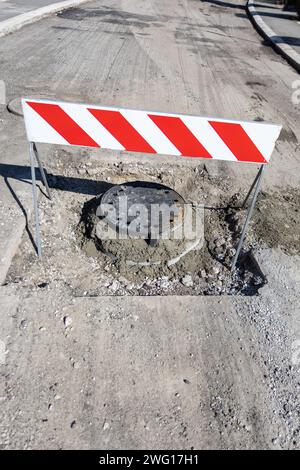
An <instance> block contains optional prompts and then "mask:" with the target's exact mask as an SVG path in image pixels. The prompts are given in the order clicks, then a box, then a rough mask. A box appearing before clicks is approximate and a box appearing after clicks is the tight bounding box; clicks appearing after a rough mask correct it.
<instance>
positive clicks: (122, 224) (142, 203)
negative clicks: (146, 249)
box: [98, 181, 185, 241]
mask: <svg viewBox="0 0 300 470" xmlns="http://www.w3.org/2000/svg"><path fill="white" fill-rule="evenodd" d="M184 204H185V201H184V199H183V198H182V196H180V195H179V194H178V193H177V192H176V191H174V190H173V189H171V188H168V187H167V186H164V185H162V184H157V183H149V182H140V181H137V182H132V183H125V184H122V185H116V186H113V187H111V188H110V189H109V190H108V191H107V192H106V193H105V194H104V195H103V196H102V198H101V204H100V207H99V211H98V214H99V215H100V216H101V217H104V218H105V221H106V222H107V223H108V225H109V226H110V227H111V228H112V229H114V230H116V232H118V233H119V234H122V235H124V234H127V235H128V236H129V237H135V238H143V239H148V240H149V241H153V240H155V239H156V238H158V237H162V236H163V235H164V233H170V232H174V231H176V229H177V228H179V227H181V225H182V221H183V211H184Z"/></svg>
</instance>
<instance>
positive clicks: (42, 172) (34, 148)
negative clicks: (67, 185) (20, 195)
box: [30, 142, 51, 200]
mask: <svg viewBox="0 0 300 470" xmlns="http://www.w3.org/2000/svg"><path fill="white" fill-rule="evenodd" d="M31 144H32V149H33V152H34V155H35V158H36V161H37V163H38V165H39V169H40V172H41V176H42V180H43V183H44V186H45V188H46V191H47V196H48V198H49V199H50V200H51V193H50V189H49V185H48V181H47V178H46V174H45V171H44V168H43V167H42V164H41V161H40V157H39V153H38V151H37V148H36V145H35V143H34V142H32V143H31ZM31 144H30V145H31Z"/></svg>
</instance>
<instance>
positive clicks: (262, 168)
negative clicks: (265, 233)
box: [231, 165, 265, 270]
mask: <svg viewBox="0 0 300 470" xmlns="http://www.w3.org/2000/svg"><path fill="white" fill-rule="evenodd" d="M264 167H265V165H261V167H260V170H259V172H258V175H257V177H256V179H255V182H254V184H253V185H252V186H253V187H254V185H255V184H256V187H255V191H254V194H253V198H252V201H251V204H250V207H249V209H248V212H247V217H246V220H245V223H244V227H243V230H242V234H241V238H240V241H239V244H238V247H237V249H236V253H235V256H234V258H233V261H232V265H231V270H233V269H234V268H235V265H236V262H237V260H238V257H239V255H240V252H241V249H242V246H243V242H244V239H245V236H246V233H247V229H248V226H249V222H250V219H251V215H252V212H253V209H254V206H255V203H256V199H257V196H258V193H259V190H260V186H261V180H262V176H263V172H264ZM253 187H252V188H251V191H252V189H253ZM251 191H250V192H249V194H250V193H251ZM247 197H248V196H247Z"/></svg>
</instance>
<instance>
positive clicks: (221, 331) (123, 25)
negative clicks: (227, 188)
mask: <svg viewBox="0 0 300 470" xmlns="http://www.w3.org/2000/svg"><path fill="white" fill-rule="evenodd" d="M0 57H1V59H0V79H2V80H4V82H5V83H6V89H7V99H8V100H10V99H14V98H18V97H21V96H24V95H25V96H30V95H33V96H45V97H55V98H61V99H68V100H78V101H83V102H91V103H95V104H101V105H119V106H123V107H129V108H137V109H150V110H152V109H153V110H160V111H164V112H177V113H190V114H199V115H204V116H216V117H227V118H233V119H247V120H265V121H270V122H275V123H279V124H283V126H284V129H283V132H282V135H281V139H280V141H279V143H278V145H277V147H276V150H275V152H274V155H273V159H272V164H271V165H270V168H269V169H268V171H267V174H266V179H265V183H264V189H265V190H268V191H277V192H278V191H280V192H281V191H282V192H285V190H286V188H289V189H290V190H291V191H295V192H296V191H297V190H298V189H297V188H298V187H299V165H300V164H299V157H298V155H297V152H298V154H299V141H300V126H299V118H300V107H299V106H298V105H297V104H293V103H292V94H293V91H294V90H293V88H292V84H293V82H295V81H296V80H298V79H299V75H298V74H297V73H296V72H295V71H294V70H293V69H292V68H291V67H290V66H289V65H288V64H287V63H286V62H285V61H284V60H282V59H281V58H280V56H278V55H277V54H276V53H275V52H274V51H273V50H272V48H270V47H269V46H268V45H266V44H264V41H263V40H262V38H261V37H260V36H259V35H258V34H257V32H256V31H255V30H254V29H253V27H252V25H251V23H250V21H249V19H248V18H247V15H246V12H245V6H244V2H243V1H232V0H229V1H227V2H222V1H218V0H211V1H204V2H201V1H198V0H148V1H146V2H140V1H137V0H122V1H121V0H106V1H105V2H103V1H94V2H90V3H88V4H86V5H84V6H83V7H82V8H76V9H72V10H67V11H65V12H63V13H61V14H58V15H55V16H53V17H50V18H47V19H45V20H42V21H40V22H38V23H35V24H33V25H31V26H27V27H25V28H23V29H22V30H20V31H18V32H16V33H14V34H11V35H9V36H7V37H4V38H1V42H0ZM0 117H1V121H0V130H1V138H0V146H1V152H2V156H1V169H2V173H3V174H5V171H7V172H8V173H9V169H7V168H8V166H9V165H11V164H14V165H20V166H22V165H23V164H24V163H25V162H26V164H27V154H26V141H25V135H24V128H23V123H22V120H21V118H20V117H17V116H14V115H12V114H9V113H7V111H6V110H5V109H1V116H0ZM47 152H48V153H47ZM47 155H51V154H50V151H48V150H47V149H46V150H45V154H44V156H46V157H45V158H46V159H47ZM49 158H50V157H49ZM122 158H128V159H130V158H131V159H133V158H136V161H137V162H142V161H147V162H149V160H151V157H142V156H135V157H134V156H130V155H129V156H128V157H122ZM143 158H145V159H146V160H143ZM152 158H153V157H152ZM162 161H163V162H166V161H169V160H166V158H163V159H162ZM170 162H171V161H170ZM211 163H212V165H211V167H210V169H211V171H212V173H214V174H217V175H218V176H220V175H221V176H222V174H224V175H231V176H232V177H233V184H237V187H240V188H241V187H243V188H244V189H245V188H246V184H249V182H248V183H247V179H248V177H249V176H253V175H254V174H255V171H256V166H255V165H254V166H251V165H250V166H247V165H230V164H227V163H224V162H223V163H221V164H218V165H213V163H214V162H211ZM185 164H188V163H182V165H183V167H182V168H183V170H182V172H183V174H184V165H185ZM191 164H194V163H191ZM27 165H28V164H27ZM170 165H171V163H170ZM9 182H10V185H11V186H12V188H13V189H14V190H15V191H16V192H17V194H18V196H19V198H20V199H21V201H23V202H24V201H25V199H26V198H27V197H28V194H29V195H30V186H29V185H26V184H24V183H23V182H20V181H14V179H13V178H10V179H9ZM3 187H4V186H3ZM5 191H6V192H7V194H6V193H5ZM9 198H10V199H9ZM3 200H4V202H5V201H7V202H5V204H4V203H2V205H1V207H0V210H1V216H2V220H5V221H6V222H7V221H10V217H11V222H10V223H9V227H8V228H7V224H6V225H5V227H6V228H5V227H4V229H5V230H8V232H7V233H8V234H9V233H10V231H11V230H12V227H13V226H14V223H13V220H14V219H13V217H14V216H16V217H17V216H19V217H24V214H23V213H22V211H21V209H20V208H19V207H17V206H16V205H15V201H14V200H12V198H11V195H10V193H9V191H8V189H7V188H6V189H5V190H4V189H3ZM24 205H25V202H24ZM4 229H3V233H4ZM259 261H260V263H262V264H263V266H264V269H265V272H266V274H267V276H268V279H269V282H268V285H267V286H265V287H264V288H263V289H262V291H261V292H260V294H259V295H258V296H255V297H242V296H237V297H234V296H231V297H211V298H209V297H193V298H191V297H180V298H179V297H174V296H173V297H170V298H169V297H164V298H160V297H153V298H147V299H143V298H137V297H126V298H119V297H114V298H110V297H102V298H98V299H88V298H86V299H78V298H74V297H72V295H71V294H70V292H69V291H68V289H66V287H65V286H64V285H57V284H55V283H54V284H53V286H51V285H50V286H48V287H46V289H44V288H40V287H38V286H32V285H31V284H30V279H19V281H16V282H15V283H7V284H6V285H4V286H2V287H1V288H0V295H1V299H2V300H1V304H2V306H1V313H0V315H1V324H2V332H1V338H2V340H1V341H2V343H1V344H2V346H3V347H2V350H4V349H5V351H6V353H5V355H4V356H5V359H3V358H2V365H1V364H0V371H1V378H2V382H1V383H0V387H1V388H0V398H1V408H0V415H1V419H0V430H1V432H0V436H1V445H2V447H3V448H20V447H21V448H39V447H41V448H110V449H112V448H186V449H188V448H195V449H197V448H225V449H226V448H299V447H300V436H299V433H300V431H299V430H300V403H299V377H300V376H299V374H300V370H299V363H300V360H299V357H298V356H299V339H300V325H299V319H298V317H299V295H298V287H297V285H298V283H299V255H291V254H290V253H289V252H288V251H284V250H281V249H280V248H276V247H275V248H272V249H271V248H270V249H265V250H263V251H262V253H261V254H260V257H259ZM32 263H34V255H33V259H32ZM74 275H75V273H74ZM108 294H109V292H108ZM66 317H70V319H71V320H70V322H72V323H69V322H66ZM66 323H67V325H66ZM1 338H0V339H1ZM297 341H298V343H297ZM293 348H294V349H293ZM295 348H296V349H295ZM297 348H298V349H297ZM2 356H3V355H2ZM4 356H3V357H4Z"/></svg>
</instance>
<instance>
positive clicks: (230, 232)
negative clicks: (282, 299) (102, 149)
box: [6, 150, 300, 295]
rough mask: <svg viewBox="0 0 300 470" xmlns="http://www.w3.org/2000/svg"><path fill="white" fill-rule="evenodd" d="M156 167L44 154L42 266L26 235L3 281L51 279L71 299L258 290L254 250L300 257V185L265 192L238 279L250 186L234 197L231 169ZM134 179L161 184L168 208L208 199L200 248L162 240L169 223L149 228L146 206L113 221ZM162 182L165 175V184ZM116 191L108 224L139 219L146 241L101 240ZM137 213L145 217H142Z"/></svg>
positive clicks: (173, 224) (261, 282)
mask: <svg viewBox="0 0 300 470" xmlns="http://www.w3.org/2000/svg"><path fill="white" fill-rule="evenodd" d="M152 165H153V164H152V163H151V165H150V166H149V167H147V165H145V163H143V164H141V163H138V164H137V163H130V162H128V163H124V162H123V163H122V164H121V163H118V164H114V163H107V164H106V165H103V164H102V165H100V164H99V162H98V163H97V161H92V160H90V158H88V157H87V155H85V154H83V155H82V158H79V159H78V158H77V159H74V155H73V154H71V152H69V151H68V152H67V151H65V150H59V151H56V152H54V154H52V155H51V158H49V160H47V166H48V176H49V183H50V186H51V190H52V193H53V202H50V201H48V200H47V199H46V198H44V197H41V198H40V201H39V205H40V211H41V228H42V234H43V240H42V243H43V263H39V262H38V260H37V258H36V255H35V253H34V250H33V247H32V243H31V241H30V239H29V237H28V235H27V234H26V233H25V234H24V237H23V241H22V244H21V247H20V251H19V253H18V255H16V257H15V258H14V261H13V263H12V266H11V269H10V271H9V275H8V277H7V280H6V281H7V282H17V283H22V282H25V281H23V280H26V283H27V284H29V285H30V284H32V286H34V288H36V286H40V288H43V287H44V286H45V287H46V285H47V288H48V289H51V286H52V285H55V284H56V283H63V284H64V285H66V286H69V287H68V288H69V289H71V290H72V292H73V294H74V295H85V294H84V293H87V295H107V294H113V295H115V294H118V295H186V294H188V295H234V294H240V295H255V294H257V293H258V292H259V289H260V287H262V286H263V285H264V283H265V282H266V280H265V277H264V275H263V272H261V269H260V266H258V264H257V262H256V260H255V257H254V255H253V253H255V252H253V251H252V250H251V248H257V247H259V248H266V247H270V248H281V249H282V250H283V251H284V252H286V253H287V254H299V243H298V236H297V235H298V231H297V227H298V226H299V224H300V211H299V205H300V193H299V191H296V190H294V189H288V190H285V193H284V194H281V193H276V192H273V193H272V194H267V193H264V192H262V193H261V194H260V197H259V200H258V203H257V206H256V209H255V212H254V214H253V218H252V224H251V226H250V229H249V233H248V236H247V239H246V242H245V246H244V256H243V257H241V259H240V262H239V264H238V269H237V271H236V272H235V273H234V275H232V274H231V272H230V270H229V267H230V264H231V261H232V258H233V256H234V254H235V248H236V246H237V243H238V240H239V235H240V232H241V227H242V224H243V222H244V219H245V210H240V209H237V207H239V205H240V202H241V201H242V200H243V196H245V193H246V191H247V187H246V186H245V187H244V189H243V191H242V192H240V193H238V195H237V196H236V197H234V190H233V183H232V179H230V178H229V177H226V176H224V175H222V178H221V177H220V178H219V177H216V176H212V174H210V173H209V172H208V171H204V170H203V166H199V168H198V167H196V168H193V167H189V166H185V167H184V172H183V170H182V165H181V166H180V165H179V164H178V166H176V164H175V165H174V166H173V167H172V172H170V166H169V165H167V164H160V165H159V168H157V167H156V166H155V165H153V166H152ZM51 172H52V173H54V174H52V175H51ZM62 174H64V175H65V176H61V175H62ZM90 174H91V175H93V177H92V179H91V178H90V176H89V175H90ZM8 175H9V174H8ZM66 175H67V176H66ZM137 175H138V176H139V177H140V179H139V180H137V179H136V176H137ZM29 177H30V174H29V170H28V174H27V173H25V172H23V174H22V178H25V179H28V178H29ZM107 181H110V182H109V183H108V182H107ZM128 181H132V182H133V183H131V184H133V187H134V181H137V184H138V185H139V186H141V182H148V183H147V185H149V187H150V188H151V187H153V188H156V189H157V190H158V195H159V194H160V193H159V191H160V190H161V191H162V194H163V200H165V202H166V206H167V207H170V203H171V201H173V202H174V204H175V205H177V206H180V202H181V201H182V199H181V197H182V198H183V200H185V201H187V200H189V201H194V207H199V206H200V205H202V204H203V202H204V201H205V202H206V204H205V205H206V207H207V208H206V209H205V210H204V215H203V219H204V240H203V246H202V247H201V249H198V248H199V247H198V246H196V244H195V245H194V246H193V240H192V241H191V243H190V244H189V245H188V247H187V248H188V250H187V252H184V251H185V250H184V249H183V244H184V241H183V240H176V239H175V240H172V239H170V238H168V237H167V238H166V239H162V240H161V239H160V238H159V237H158V236H156V235H155V233H157V232H158V234H159V233H161V232H163V231H164V227H165V226H164V224H161V220H160V218H157V220H155V221H151V223H150V224H149V219H148V218H146V219H145V220H143V218H142V216H143V214H142V209H141V208H140V207H138V208H137V209H138V210H137V212H136V213H132V212H131V213H130V214H129V216H130V217H127V219H126V224H124V222H123V221H121V219H120V218H119V219H114V218H113V216H114V209H115V198H116V197H117V194H118V191H116V189H122V190H123V191H122V192H121V193H122V194H123V196H122V197H124V194H125V195H126V194H127V193H128V184H127V183H126V182H128ZM155 181H160V183H161V185H157V183H155ZM110 188H111V195H110V194H109V193H108V197H107V203H108V207H107V211H109V213H110V216H109V217H110V221H111V224H110V225H109V224H108V227H107V230H111V228H112V226H115V232H117V233H119V229H120V226H121V225H122V224H124V226H125V225H126V227H128V223H129V227H130V229H132V228H134V222H137V223H136V224H135V227H136V232H137V234H142V235H143V237H144V238H142V239H141V238H140V239H139V238H138V237H137V238H135V237H132V238H130V239H124V240H122V239H121V240H118V239H112V240H110V239H109V237H105V236H104V237H103V232H101V230H100V235H99V232H98V233H97V225H98V224H99V222H100V225H101V221H103V219H101V217H103V215H104V214H101V213H100V214H99V213H97V209H98V207H99V205H100V202H101V200H102V195H103V194H105V193H106V192H107V191H108V190H109V189H110ZM144 189H145V188H143V189H142V193H143V194H140V196H139V197H140V199H141V200H143V198H144V199H145V198H146V200H147V197H148V196H147V195H146V194H145V191H144ZM174 189H175V193H174ZM165 191H169V193H168V192H165ZM204 196H207V197H205V198H204ZM159 197H160V196H159ZM120 198H121V196H120ZM132 202H136V201H134V199H133V200H132ZM210 207H217V208H218V210H216V209H209V208H210ZM131 209H132V208H131ZM123 215H124V214H123ZM136 215H139V216H140V217H141V220H138V221H136V220H135V219H136ZM116 216H117V217H119V215H118V214H116ZM178 217H179V216H178V214H177V215H176V214H175V215H174V218H173V213H172V212H170V213H169V214H168V217H167V219H166V220H168V221H169V223H170V228H171V230H173V229H174V228H176V226H180V224H179V223H178V222H179V219H178ZM102 228H103V229H104V227H103V226H102ZM100 229H101V226H100ZM196 233H197V232H196ZM183 252H184V256H181V255H182V253H183ZM262 271H264V270H263V267H262ZM27 284H26V285H27Z"/></svg>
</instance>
